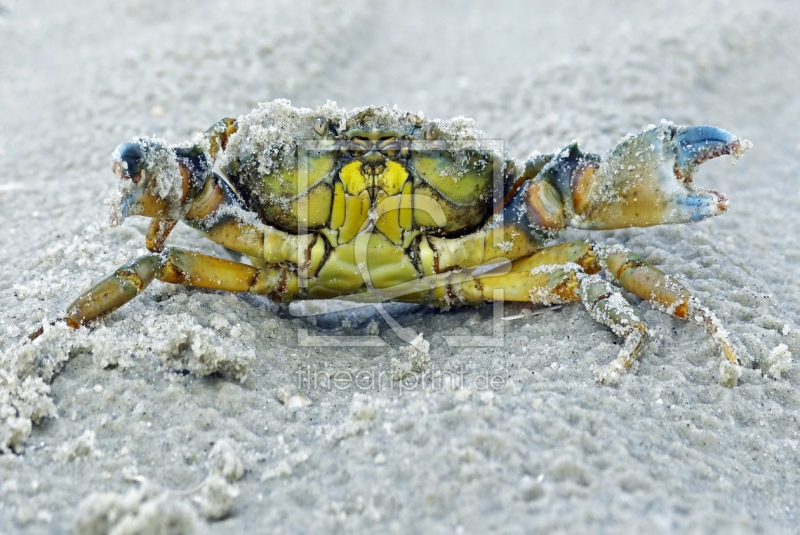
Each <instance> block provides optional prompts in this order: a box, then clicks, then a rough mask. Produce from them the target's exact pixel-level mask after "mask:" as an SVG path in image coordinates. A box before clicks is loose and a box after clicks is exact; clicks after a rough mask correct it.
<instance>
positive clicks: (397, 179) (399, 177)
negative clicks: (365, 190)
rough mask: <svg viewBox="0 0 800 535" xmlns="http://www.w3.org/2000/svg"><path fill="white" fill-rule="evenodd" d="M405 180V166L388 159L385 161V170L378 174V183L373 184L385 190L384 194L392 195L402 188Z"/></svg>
mask: <svg viewBox="0 0 800 535" xmlns="http://www.w3.org/2000/svg"><path fill="white" fill-rule="evenodd" d="M406 180H408V171H406V168H405V167H403V166H402V165H400V164H399V163H397V162H392V161H390V162H387V163H386V171H384V172H383V174H382V175H380V178H379V179H378V183H377V184H375V185H376V186H377V187H379V188H380V189H382V190H383V191H385V192H386V195H389V196H392V195H397V194H398V193H400V191H401V190H403V189H404V184H405V183H406ZM409 185H410V184H409Z"/></svg>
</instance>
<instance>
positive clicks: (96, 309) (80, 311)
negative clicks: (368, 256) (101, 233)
mask: <svg viewBox="0 0 800 535" xmlns="http://www.w3.org/2000/svg"><path fill="white" fill-rule="evenodd" d="M154 278H155V279H158V280H160V281H163V282H171V283H174V284H184V285H186V286H199V287H201V288H210V289H213V290H225V291H228V292H253V293H258V294H268V293H272V292H275V291H278V292H279V293H282V294H284V293H288V294H292V293H293V291H294V292H295V293H296V286H297V277H296V275H294V274H293V273H291V272H290V271H289V270H288V269H287V268H285V267H271V266H267V267H264V268H262V269H257V268H255V267H253V266H248V265H247V264H241V263H239V262H234V261H232V260H225V259H222V258H216V257H213V256H209V255H205V254H201V253H196V252H194V251H188V250H186V249H178V248H169V249H167V250H165V251H164V252H163V253H160V254H147V255H144V256H142V257H140V258H137V259H136V260H133V261H131V262H128V263H127V264H125V265H123V266H122V267H120V268H118V269H117V270H116V271H115V272H114V274H113V275H111V276H110V277H108V278H107V279H105V280H103V281H102V282H100V283H99V284H97V285H96V286H95V287H93V288H92V289H91V290H89V291H88V292H86V293H84V294H83V295H82V296H80V297H79V298H78V299H76V300H75V301H74V302H73V303H72V304H71V305H69V307H68V308H67V324H68V325H69V326H70V327H74V328H77V327H78V326H79V325H85V324H87V323H89V322H90V321H92V320H94V319H96V318H98V317H100V316H103V315H105V314H108V313H110V312H112V311H114V310H116V309H118V308H119V307H121V306H122V305H124V304H125V303H127V302H128V301H130V300H131V299H133V298H134V297H136V296H137V295H139V294H140V293H141V292H142V291H143V290H144V289H145V288H146V287H147V286H148V285H149V284H150V283H151V282H152V281H153V279H154Z"/></svg>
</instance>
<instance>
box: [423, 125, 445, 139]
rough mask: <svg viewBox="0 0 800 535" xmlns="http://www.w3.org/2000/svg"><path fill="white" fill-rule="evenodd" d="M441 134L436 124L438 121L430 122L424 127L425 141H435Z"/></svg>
mask: <svg viewBox="0 0 800 535" xmlns="http://www.w3.org/2000/svg"><path fill="white" fill-rule="evenodd" d="M439 134H441V130H439V127H438V126H437V125H436V123H428V124H426V125H425V128H423V129H422V139H424V140H425V141H433V140H434V139H436V138H437V137H439Z"/></svg>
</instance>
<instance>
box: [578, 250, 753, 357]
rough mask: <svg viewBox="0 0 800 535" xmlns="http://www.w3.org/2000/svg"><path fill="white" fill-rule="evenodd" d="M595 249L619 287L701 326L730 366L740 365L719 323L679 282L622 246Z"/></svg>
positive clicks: (669, 312) (726, 334)
mask: <svg viewBox="0 0 800 535" xmlns="http://www.w3.org/2000/svg"><path fill="white" fill-rule="evenodd" d="M594 250H595V252H596V253H597V256H598V257H599V259H600V263H601V264H602V265H603V267H604V268H605V270H606V272H607V273H608V274H609V275H611V276H612V277H613V278H614V280H615V281H616V282H617V283H618V284H619V285H620V286H622V287H623V288H625V289H626V290H628V291H629V292H631V293H632V294H634V295H636V296H637V297H640V298H642V299H644V300H646V301H650V302H651V303H653V304H655V305H656V306H657V307H658V308H660V309H661V310H662V311H664V312H666V313H668V314H671V315H673V316H675V317H677V318H682V319H685V320H688V321H691V322H693V323H696V324H698V325H701V326H703V327H704V328H705V329H706V332H708V334H710V335H711V337H712V338H713V339H714V341H715V342H716V343H717V345H719V347H720V350H721V351H722V353H723V355H725V358H726V359H728V361H729V362H730V363H731V364H734V365H739V359H738V358H737V357H736V352H735V351H734V349H733V346H732V345H731V342H730V339H729V338H728V333H727V332H726V331H725V328H724V327H723V326H722V322H721V321H720V320H719V319H717V317H716V316H715V315H714V313H713V312H711V311H710V310H709V309H708V308H706V307H704V306H703V305H702V304H701V303H700V301H699V300H698V299H697V298H696V297H693V296H692V294H691V293H689V290H687V289H686V288H685V287H684V286H683V285H682V284H681V283H679V282H678V281H676V280H675V279H673V278H672V277H670V276H669V275H667V274H666V273H664V272H663V271H661V270H659V269H656V268H654V267H653V266H651V265H650V264H648V263H647V262H645V261H644V260H643V259H642V258H641V257H639V256H638V255H636V254H634V253H632V252H631V251H629V250H627V249H625V248H624V247H622V246H619V245H616V246H612V247H602V246H597V245H595V246H594Z"/></svg>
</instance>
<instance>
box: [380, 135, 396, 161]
mask: <svg viewBox="0 0 800 535" xmlns="http://www.w3.org/2000/svg"><path fill="white" fill-rule="evenodd" d="M376 147H377V149H378V151H379V152H380V153H381V154H383V155H384V156H386V157H387V158H392V159H394V158H397V155H398V154H399V153H400V150H401V149H402V145H401V143H400V141H399V140H398V139H397V138H394V137H390V138H386V139H382V140H380V141H379V142H378V143H377V145H376Z"/></svg>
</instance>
